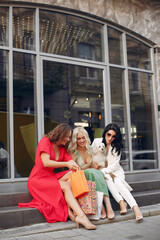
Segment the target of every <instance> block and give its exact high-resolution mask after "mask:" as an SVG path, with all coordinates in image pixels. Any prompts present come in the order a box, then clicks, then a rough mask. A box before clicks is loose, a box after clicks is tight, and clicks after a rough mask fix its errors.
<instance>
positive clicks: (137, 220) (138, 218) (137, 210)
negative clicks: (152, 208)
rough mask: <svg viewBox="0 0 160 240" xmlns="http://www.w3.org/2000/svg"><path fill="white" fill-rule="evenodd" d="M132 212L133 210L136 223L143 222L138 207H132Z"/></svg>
mask: <svg viewBox="0 0 160 240" xmlns="http://www.w3.org/2000/svg"><path fill="white" fill-rule="evenodd" d="M133 210H134V213H135V217H136V222H137V223H140V222H142V221H143V215H142V212H141V210H140V209H139V207H138V206H134V207H133Z"/></svg>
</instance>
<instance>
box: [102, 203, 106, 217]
mask: <svg viewBox="0 0 160 240" xmlns="http://www.w3.org/2000/svg"><path fill="white" fill-rule="evenodd" d="M106 217H107V214H106V210H105V207H104V205H103V204H102V210H101V218H102V219H105V218H106Z"/></svg>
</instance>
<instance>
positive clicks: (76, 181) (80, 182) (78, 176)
mask: <svg viewBox="0 0 160 240" xmlns="http://www.w3.org/2000/svg"><path fill="white" fill-rule="evenodd" d="M69 179H70V182H71V188H72V192H73V196H74V197H75V198H78V197H81V196H83V195H85V194H86V193H88V192H89V187H88V184H87V180H86V177H85V174H84V172H83V171H82V170H77V171H76V172H72V173H71V175H70V176H69Z"/></svg>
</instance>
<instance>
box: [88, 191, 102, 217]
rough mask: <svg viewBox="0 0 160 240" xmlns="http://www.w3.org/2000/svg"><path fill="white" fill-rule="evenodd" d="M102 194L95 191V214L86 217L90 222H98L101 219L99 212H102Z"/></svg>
mask: <svg viewBox="0 0 160 240" xmlns="http://www.w3.org/2000/svg"><path fill="white" fill-rule="evenodd" d="M103 196H104V193H103V192H99V191H96V197H97V213H96V214H94V215H93V214H92V215H88V218H89V219H90V220H99V219H100V218H101V211H102V205H103Z"/></svg>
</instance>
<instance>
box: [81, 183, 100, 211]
mask: <svg viewBox="0 0 160 240" xmlns="http://www.w3.org/2000/svg"><path fill="white" fill-rule="evenodd" d="M87 183H88V187H89V193H87V194H85V195H84V196H82V197H80V198H78V202H79V205H80V207H81V208H82V210H83V212H84V213H85V214H88V215H89V214H96V213H97V197H96V182H93V181H90V180H88V181H87Z"/></svg>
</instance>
